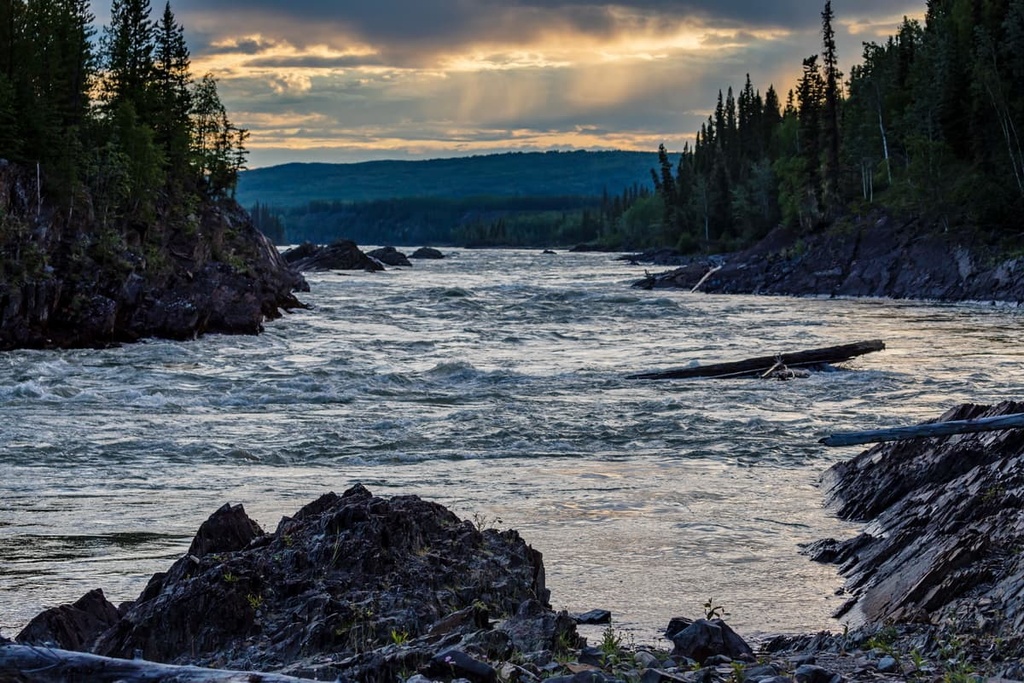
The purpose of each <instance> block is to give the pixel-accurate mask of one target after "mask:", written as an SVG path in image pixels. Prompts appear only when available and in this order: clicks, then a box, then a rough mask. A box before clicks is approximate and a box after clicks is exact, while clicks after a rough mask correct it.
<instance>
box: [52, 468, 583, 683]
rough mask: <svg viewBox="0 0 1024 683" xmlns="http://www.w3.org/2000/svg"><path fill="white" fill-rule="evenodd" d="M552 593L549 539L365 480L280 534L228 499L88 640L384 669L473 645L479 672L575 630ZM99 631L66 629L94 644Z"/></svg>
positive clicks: (390, 671)
mask: <svg viewBox="0 0 1024 683" xmlns="http://www.w3.org/2000/svg"><path fill="white" fill-rule="evenodd" d="M83 600H84V599H83ZM547 601H548V591H547V588H546V587H545V585H544V571H543V562H542V559H541V556H540V553H538V552H536V551H534V550H533V549H532V548H530V547H529V546H528V545H526V543H525V542H523V540H522V539H521V538H520V537H519V535H518V534H517V533H516V532H514V531H505V532H498V531H495V530H493V529H490V530H486V531H480V530H478V529H477V528H476V527H475V526H473V525H472V524H471V523H470V522H465V521H462V520H460V519H459V518H458V517H456V516H455V515H454V514H452V513H451V512H449V511H448V510H446V509H445V508H443V507H442V506H440V505H437V504H434V503H428V502H426V501H423V500H421V499H420V498H418V497H416V496H398V497H395V498H391V499H382V498H377V497H375V496H373V495H372V494H371V493H370V492H369V491H367V490H366V489H365V488H364V487H362V486H358V485H357V486H355V487H353V488H352V489H350V490H349V491H347V492H345V494H344V495H342V496H337V495H335V494H333V493H330V494H326V495H324V496H322V497H321V498H319V499H317V500H316V501H313V502H312V503H310V504H308V505H306V506H305V507H303V508H302V509H301V510H299V511H298V512H297V513H296V514H295V516H294V517H291V518H287V517H286V518H284V519H282V520H281V523H280V524H279V525H278V528H277V530H276V531H275V532H274V533H272V534H266V533H264V532H263V531H262V530H261V529H260V528H259V526H258V525H256V523H255V522H253V521H252V520H250V519H249V518H248V517H247V516H246V515H245V512H244V510H243V509H242V507H241V506H240V505H236V506H230V505H225V506H224V507H222V508H220V509H219V510H217V511H216V512H215V513H214V514H213V515H212V516H211V517H210V518H209V519H208V520H207V521H206V522H204V523H203V525H202V526H201V528H200V530H199V533H198V534H197V535H196V537H195V539H194V540H193V542H192V545H191V547H190V548H189V552H188V554H187V555H186V556H185V557H183V558H182V559H180V560H178V561H177V562H175V563H174V565H172V566H171V567H170V569H169V570H168V571H167V572H165V573H162V574H157V575H155V576H154V577H153V578H152V579H151V580H150V583H149V585H147V587H146V589H145V590H144V591H143V592H142V594H141V595H140V596H139V598H138V599H137V600H136V601H135V602H134V603H132V604H129V605H127V606H126V607H125V609H124V610H123V612H122V614H121V616H120V617H119V618H117V619H115V622H116V623H113V624H112V625H111V624H109V623H105V624H104V625H105V626H107V628H106V630H105V631H104V632H103V633H102V635H100V636H99V637H98V639H95V640H96V642H95V646H94V647H93V648H92V650H93V652H95V653H96V654H100V655H104V656H110V657H128V658H130V657H132V656H134V655H135V654H136V653H141V655H142V657H143V658H145V659H147V660H153V661H157V662H165V663H171V664H194V665H200V666H214V667H226V668H237V669H249V670H252V669H256V670H277V671H279V672H281V673H288V674H293V675H303V676H304V675H316V676H322V677H323V676H327V677H329V678H335V677H337V676H339V675H340V676H342V677H351V678H352V679H353V680H363V681H377V680H380V681H383V680H393V677H394V675H395V674H397V673H398V672H399V671H410V670H412V671H414V670H416V669H417V668H419V667H423V666H426V665H427V664H428V663H429V662H430V661H431V659H434V658H436V656H437V655H438V654H439V653H441V652H444V651H446V650H453V649H458V650H459V651H460V652H462V653H464V654H465V657H466V658H468V659H467V660H466V662H462V664H460V667H462V670H461V674H460V675H463V676H464V677H467V678H471V679H473V680H492V679H491V678H490V677H489V676H490V674H487V673H486V672H484V673H481V672H483V671H484V670H483V669H480V671H478V672H477V673H474V674H472V675H470V672H472V671H475V669H474V668H473V667H472V666H470V665H469V664H468V662H469V659H479V660H481V661H484V660H487V659H494V660H501V659H503V658H506V657H508V656H509V655H510V654H511V652H512V648H513V646H514V645H513V644H515V647H519V648H520V649H521V648H522V647H529V648H537V649H554V647H555V646H556V645H557V644H559V643H562V644H564V643H570V644H571V643H574V642H575V641H576V639H577V636H576V632H575V624H574V622H573V621H572V619H571V618H570V617H569V616H568V614H565V613H561V614H558V615H556V614H554V613H553V612H552V611H551V610H550V608H549V607H548V606H547ZM110 609H112V607H111V608H110ZM490 613H493V614H496V615H504V616H507V617H508V618H507V619H506V621H505V622H504V624H505V626H501V627H499V628H493V627H492V626H491V622H490V620H489V618H488V614H490ZM105 614H106V617H107V618H108V619H110V618H113V617H114V616H116V613H114V612H111V611H110V610H109V609H108V610H106V612H105ZM40 618H42V617H40ZM51 630H52V629H51ZM94 631H95V629H92V630H90V631H89V632H88V633H87V634H86V636H82V637H78V638H66V639H62V640H60V641H58V642H60V644H61V645H63V646H64V647H71V646H75V648H76V649H86V648H88V647H89V645H90V644H91V643H92V641H93V639H94V635H95V634H94ZM40 633H41V631H40ZM33 642H35V641H33ZM521 651H524V650H521ZM531 651H532V650H531ZM459 661H460V662H461V661H462V660H461V659H460V660H459ZM463 664H465V666H463ZM487 666H489V665H487Z"/></svg>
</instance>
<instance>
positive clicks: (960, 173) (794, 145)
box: [649, 0, 1024, 250]
mask: <svg viewBox="0 0 1024 683" xmlns="http://www.w3.org/2000/svg"><path fill="white" fill-rule="evenodd" d="M834 19H835V17H834V15H833V12H832V4H831V2H826V3H825V9H824V12H823V13H822V37H823V41H822V50H821V53H820V54H816V55H811V56H809V57H807V58H806V59H805V60H804V62H803V73H802V76H801V78H800V80H799V82H798V84H797V86H796V88H795V89H794V90H792V91H790V92H789V94H788V96H787V97H786V98H785V102H784V103H783V102H781V101H780V99H779V97H778V94H777V93H776V91H775V90H774V88H773V87H769V88H768V89H767V90H766V91H765V93H764V94H763V95H762V94H761V93H760V91H758V90H756V89H754V87H753V85H752V84H751V83H750V79H749V78H748V79H747V82H746V84H744V86H743V87H742V88H741V89H740V90H739V92H738V94H736V93H734V92H733V90H732V89H729V90H728V91H727V92H726V93H725V95H724V96H723V95H722V94H721V93H720V94H719V98H718V102H717V106H716V108H715V110H714V113H713V114H712V115H711V116H710V117H709V118H708V120H707V122H706V123H705V124H704V125H703V126H702V127H701V129H700V131H699V132H698V134H697V139H696V143H695V145H694V147H692V148H689V147H688V148H687V149H685V150H684V151H683V153H682V155H681V156H680V158H679V159H678V161H675V160H673V159H671V158H670V157H669V155H668V154H667V153H666V152H665V150H664V149H662V150H661V154H660V163H659V165H658V167H657V168H656V170H655V171H654V172H653V179H654V182H655V184H656V191H657V193H656V196H655V197H653V198H652V199H651V200H649V201H650V202H654V203H659V204H660V205H661V206H660V213H661V221H660V223H661V233H662V235H663V240H664V243H665V244H669V245H677V246H679V247H681V248H683V249H685V250H696V249H698V248H704V249H712V250H728V249H732V248H737V247H741V246H744V245H746V244H749V243H751V242H752V241H754V240H756V239H758V238H760V237H762V236H764V235H765V234H766V233H767V232H768V231H769V230H771V229H772V228H773V227H775V226H776V225H778V224H782V225H786V226H791V227H793V228H795V229H797V230H798V231H804V232H810V231H815V230H818V229H821V228H823V227H826V226H829V225H832V224H833V223H834V222H835V221H836V220H837V219H838V218H840V217H843V216H851V215H857V214H865V213H867V212H870V211H876V212H883V213H895V214H902V215H912V216H915V217H917V218H920V219H921V220H919V222H918V224H919V225H920V226H923V227H922V228H920V229H922V230H941V231H962V232H964V233H969V234H974V233H976V234H977V235H978V237H979V238H983V239H986V240H989V241H992V242H1002V243H1003V244H1004V246H1005V247H1006V248H1009V249H1015V248H1018V247H1019V245H1020V241H1021V240H1020V238H1021V230H1020V228H1019V227H1018V220H1019V219H1018V217H1019V216H1020V214H1021V211H1022V209H1024V148H1022V146H1021V140H1020V137H1019V131H1020V130H1021V126H1022V124H1024V89H1022V88H1021V83H1024V80H1022V79H1024V0H930V1H929V2H928V3H927V11H926V16H925V20H924V23H923V24H922V23H920V22H918V21H915V20H909V19H905V20H904V21H903V23H902V24H901V25H900V26H899V27H898V29H897V31H896V33H895V34H894V35H893V36H892V37H891V38H889V39H888V40H887V41H885V42H883V43H869V44H866V45H865V46H864V52H863V58H862V61H861V63H859V64H857V65H856V66H855V67H853V68H852V69H851V71H850V74H849V75H848V76H846V75H844V74H842V73H840V71H839V69H838V55H837V54H836V44H835V33H834V29H833V21H834Z"/></svg>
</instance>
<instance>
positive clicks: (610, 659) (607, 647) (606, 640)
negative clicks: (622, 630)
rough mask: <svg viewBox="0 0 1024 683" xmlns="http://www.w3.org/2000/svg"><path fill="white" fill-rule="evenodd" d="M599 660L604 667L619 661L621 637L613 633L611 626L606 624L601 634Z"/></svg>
mask: <svg viewBox="0 0 1024 683" xmlns="http://www.w3.org/2000/svg"><path fill="white" fill-rule="evenodd" d="M600 649H601V659H602V660H603V661H604V665H605V666H609V665H613V664H616V663H617V662H618V661H619V655H620V650H621V649H622V636H621V635H620V634H618V633H616V632H615V629H613V628H612V625H611V624H608V625H607V626H606V627H605V629H604V631H603V632H602V633H601V645H600Z"/></svg>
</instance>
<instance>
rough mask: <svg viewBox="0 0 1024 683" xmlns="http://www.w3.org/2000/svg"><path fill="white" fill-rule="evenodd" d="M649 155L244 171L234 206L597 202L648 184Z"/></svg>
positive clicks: (531, 156) (549, 155)
mask: <svg viewBox="0 0 1024 683" xmlns="http://www.w3.org/2000/svg"><path fill="white" fill-rule="evenodd" d="M655 163H657V160H656V157H655V155H654V154H653V153H651V152H583V151H578V152H529V153H522V152H514V153H509V154H490V155H484V156H473V157H455V158H450V159H429V160H425V161H367V162H363V163H357V164H284V165H281V166H271V167H268V168H257V169H252V170H248V171H244V172H242V173H241V174H240V176H239V179H238V200H239V201H240V202H241V203H242V204H244V205H245V206H251V205H252V204H254V203H256V202H259V203H261V204H266V205H269V206H276V207H280V208H282V209H283V208H294V207H297V206H305V205H308V204H309V203H310V202H321V201H323V202H370V201H378V200H387V199H404V198H411V197H415V198H423V197H443V198H445V199H461V198H466V197H570V196H575V197H600V196H601V194H602V193H603V192H606V191H607V192H609V193H612V194H618V193H621V192H622V191H623V190H624V189H625V188H627V187H631V186H633V185H634V184H636V183H644V184H649V183H650V176H649V169H650V168H651V165H652V164H655Z"/></svg>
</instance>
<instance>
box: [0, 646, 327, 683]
mask: <svg viewBox="0 0 1024 683" xmlns="http://www.w3.org/2000/svg"><path fill="white" fill-rule="evenodd" d="M0 680H3V681H16V682H18V683H20V682H21V681H26V682H27V681H33V682H34V683H51V682H52V683H65V682H68V681H92V682H93V683H106V682H109V683H114V682H115V681H124V683H135V682H142V681H144V682H145V683H254V682H255V681H259V683H299V682H300V681H308V680H309V679H305V678H295V677H293V676H281V675H278V674H270V673H257V672H255V671H226V670H220V669H206V668H203V667H199V666H174V665H172V664H161V663H159V662H150V661H146V660H144V659H115V658H113V657H101V656H99V655H93V654H88V653H86V652H72V651H70V650H57V649H53V648H48V647H39V646H36V645H18V644H16V643H10V642H8V643H2V644H0Z"/></svg>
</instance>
